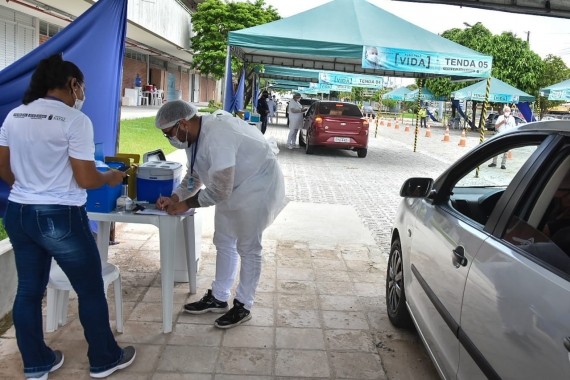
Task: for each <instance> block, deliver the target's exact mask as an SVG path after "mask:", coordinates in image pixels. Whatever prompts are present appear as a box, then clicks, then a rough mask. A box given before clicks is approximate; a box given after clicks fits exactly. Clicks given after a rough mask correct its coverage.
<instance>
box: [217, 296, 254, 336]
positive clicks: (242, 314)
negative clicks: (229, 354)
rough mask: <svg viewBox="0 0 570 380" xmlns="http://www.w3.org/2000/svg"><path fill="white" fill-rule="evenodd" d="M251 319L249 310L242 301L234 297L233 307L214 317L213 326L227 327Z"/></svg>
mask: <svg viewBox="0 0 570 380" xmlns="http://www.w3.org/2000/svg"><path fill="white" fill-rule="evenodd" d="M250 319H251V312H250V311H249V310H247V309H246V308H245V307H244V305H243V303H241V302H239V301H238V300H236V299H234V307H232V309H231V310H230V311H228V312H227V313H226V314H224V315H222V316H221V317H220V318H218V319H216V322H214V326H216V327H218V328H220V329H229V328H232V327H234V326H237V325H239V324H241V323H244V322H247V321H249V320H250Z"/></svg>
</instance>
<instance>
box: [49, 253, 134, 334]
mask: <svg viewBox="0 0 570 380" xmlns="http://www.w3.org/2000/svg"><path fill="white" fill-rule="evenodd" d="M101 265H102V266H103V270H102V274H103V288H104V289H105V298H106V297H107V290H108V288H109V285H110V284H111V283H112V284H113V289H114V292H115V316H116V319H117V331H118V332H123V296H122V294H123V293H122V289H121V272H120V271H119V268H117V267H116V266H115V265H113V264H111V263H101ZM72 289H73V287H72V286H71V283H70V282H69V279H68V278H67V276H66V275H65V273H63V270H62V269H61V267H60V266H59V265H57V263H56V261H55V260H52V262H51V270H50V272H49V282H48V285H47V320H46V332H54V331H56V330H57V329H58V328H59V326H63V325H65V324H66V323H67V307H68V304H69V291H70V290H72Z"/></svg>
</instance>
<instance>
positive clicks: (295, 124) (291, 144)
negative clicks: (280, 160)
mask: <svg viewBox="0 0 570 380" xmlns="http://www.w3.org/2000/svg"><path fill="white" fill-rule="evenodd" d="M300 99H301V94H295V95H293V99H292V100H291V101H290V102H289V137H288V138H287V148H288V149H293V148H296V147H297V145H296V143H295V142H296V141H297V133H298V132H299V130H300V129H302V128H303V112H305V111H306V110H307V108H303V106H302V105H301V103H299V100H300Z"/></svg>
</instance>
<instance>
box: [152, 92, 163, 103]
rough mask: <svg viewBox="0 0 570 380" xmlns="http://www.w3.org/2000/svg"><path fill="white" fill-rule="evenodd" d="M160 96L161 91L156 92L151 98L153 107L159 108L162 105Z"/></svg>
mask: <svg viewBox="0 0 570 380" xmlns="http://www.w3.org/2000/svg"><path fill="white" fill-rule="evenodd" d="M162 94H163V91H162V90H156V94H154V96H153V98H152V99H153V101H154V104H153V106H161V105H162Z"/></svg>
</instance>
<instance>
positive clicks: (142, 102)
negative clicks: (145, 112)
mask: <svg viewBox="0 0 570 380" xmlns="http://www.w3.org/2000/svg"><path fill="white" fill-rule="evenodd" d="M141 106H148V98H147V97H146V96H141Z"/></svg>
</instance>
